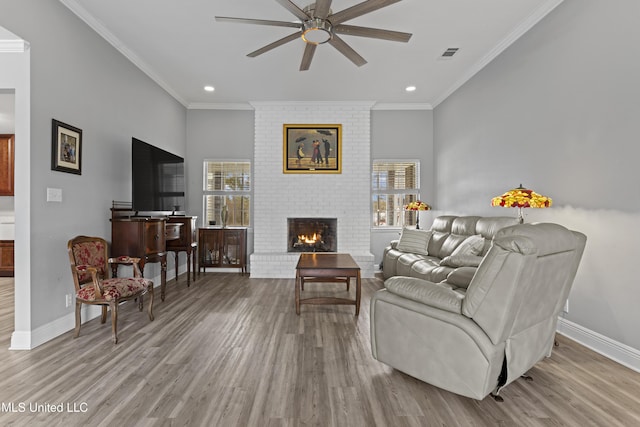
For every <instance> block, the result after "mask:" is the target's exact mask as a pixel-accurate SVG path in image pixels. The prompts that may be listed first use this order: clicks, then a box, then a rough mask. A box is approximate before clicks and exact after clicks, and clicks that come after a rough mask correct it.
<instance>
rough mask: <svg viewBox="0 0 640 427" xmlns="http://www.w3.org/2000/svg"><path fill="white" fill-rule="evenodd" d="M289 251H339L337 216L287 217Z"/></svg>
mask: <svg viewBox="0 0 640 427" xmlns="http://www.w3.org/2000/svg"><path fill="white" fill-rule="evenodd" d="M287 228H288V230H289V231H288V239H287V242H288V244H287V252H337V251H338V219H337V218H287Z"/></svg>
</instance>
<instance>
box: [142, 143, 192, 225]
mask: <svg viewBox="0 0 640 427" xmlns="http://www.w3.org/2000/svg"><path fill="white" fill-rule="evenodd" d="M131 171H132V174H131V176H132V195H131V207H132V209H133V210H134V211H137V212H152V211H171V212H174V213H175V212H177V211H181V210H184V206H185V197H184V193H185V191H184V190H185V184H184V159H183V158H182V157H180V156H176V155H175V154H172V153H169V152H168V151H165V150H163V149H161V148H158V147H154V146H153V145H151V144H147V143H146V142H144V141H141V140H139V139H137V138H132V142H131Z"/></svg>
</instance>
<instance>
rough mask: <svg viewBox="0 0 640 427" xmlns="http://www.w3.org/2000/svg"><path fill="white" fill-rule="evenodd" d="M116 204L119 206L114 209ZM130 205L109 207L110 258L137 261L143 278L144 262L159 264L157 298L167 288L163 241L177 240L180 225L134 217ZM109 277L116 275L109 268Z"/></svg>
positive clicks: (114, 268) (162, 220)
mask: <svg viewBox="0 0 640 427" xmlns="http://www.w3.org/2000/svg"><path fill="white" fill-rule="evenodd" d="M116 205H118V206H122V207H115V206H116ZM130 205H131V204H130V203H126V202H115V201H114V207H112V208H111V256H112V257H119V256H122V255H128V256H132V257H136V258H140V272H141V273H142V275H143V276H144V266H145V265H146V263H154V262H159V263H160V298H161V299H162V301H164V298H165V293H166V289H167V241H173V240H177V239H180V238H181V234H180V229H181V228H182V224H181V223H168V222H167V219H166V217H147V216H136V215H135V212H134V211H132V210H131V207H130ZM112 269H113V270H112V274H113V277H116V276H117V274H118V271H117V265H115V264H114V266H112Z"/></svg>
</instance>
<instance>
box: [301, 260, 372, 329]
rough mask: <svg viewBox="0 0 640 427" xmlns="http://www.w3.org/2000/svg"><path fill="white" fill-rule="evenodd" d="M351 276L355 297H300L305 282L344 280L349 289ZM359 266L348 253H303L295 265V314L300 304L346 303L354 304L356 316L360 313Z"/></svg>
mask: <svg viewBox="0 0 640 427" xmlns="http://www.w3.org/2000/svg"><path fill="white" fill-rule="evenodd" d="M351 277H355V278H356V299H355V300H352V299H347V298H335V297H316V298H306V299H300V292H301V291H303V290H304V283H305V282H344V283H346V284H347V291H348V290H349V281H350V279H351ZM361 286H362V285H361V281H360V266H358V264H357V263H356V262H355V261H354V259H353V258H352V257H351V255H349V254H336V253H303V254H301V255H300V259H298V264H297V265H296V314H300V305H301V304H347V305H355V306H356V316H357V315H358V314H360V294H361V290H362V289H361Z"/></svg>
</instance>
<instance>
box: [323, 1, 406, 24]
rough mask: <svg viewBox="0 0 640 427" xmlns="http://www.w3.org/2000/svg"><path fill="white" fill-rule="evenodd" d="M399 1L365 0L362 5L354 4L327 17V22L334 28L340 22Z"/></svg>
mask: <svg viewBox="0 0 640 427" xmlns="http://www.w3.org/2000/svg"><path fill="white" fill-rule="evenodd" d="M399 1H400V0H366V1H363V2H362V3H358V4H356V5H355V6H351V7H349V8H347V9H344V10H341V11H340V12H337V13H334V14H333V15H331V16H330V17H329V21H331V23H332V24H333V26H334V27H335V26H336V25H338V24H340V23H342V22H345V21H348V20H350V19H354V18H357V17H358V16H362V15H364V14H366V13H369V12H373V11H374V10H378V9H382V8H383V7H386V6H389V5H392V4H394V3H398V2H399Z"/></svg>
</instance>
